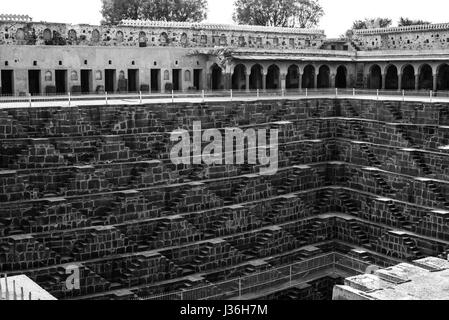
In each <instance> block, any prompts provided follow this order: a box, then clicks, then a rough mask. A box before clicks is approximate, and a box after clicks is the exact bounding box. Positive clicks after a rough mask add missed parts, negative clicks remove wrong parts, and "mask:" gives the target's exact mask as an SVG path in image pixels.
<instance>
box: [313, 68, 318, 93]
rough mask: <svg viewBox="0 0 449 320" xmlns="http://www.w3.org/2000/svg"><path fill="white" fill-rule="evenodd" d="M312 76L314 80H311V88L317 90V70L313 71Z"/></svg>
mask: <svg viewBox="0 0 449 320" xmlns="http://www.w3.org/2000/svg"><path fill="white" fill-rule="evenodd" d="M313 76H314V78H313V87H314V88H315V89H318V72H317V70H315V74H314V75H313Z"/></svg>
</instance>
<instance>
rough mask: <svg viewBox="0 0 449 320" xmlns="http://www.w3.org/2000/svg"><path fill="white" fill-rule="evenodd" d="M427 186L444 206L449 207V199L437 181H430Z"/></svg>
mask: <svg viewBox="0 0 449 320" xmlns="http://www.w3.org/2000/svg"><path fill="white" fill-rule="evenodd" d="M427 187H428V188H429V189H430V190H431V191H432V192H433V193H434V194H435V195H436V200H437V201H438V202H439V203H440V204H441V205H442V206H443V207H444V208H449V201H448V200H447V198H446V195H445V193H443V191H442V190H441V188H440V187H439V186H438V185H437V184H436V183H435V182H428V183H427Z"/></svg>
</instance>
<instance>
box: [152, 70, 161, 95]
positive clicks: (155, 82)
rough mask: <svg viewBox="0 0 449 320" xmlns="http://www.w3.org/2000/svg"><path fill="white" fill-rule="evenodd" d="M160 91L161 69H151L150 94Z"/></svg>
mask: <svg viewBox="0 0 449 320" xmlns="http://www.w3.org/2000/svg"><path fill="white" fill-rule="evenodd" d="M159 91H161V69H151V92H159Z"/></svg>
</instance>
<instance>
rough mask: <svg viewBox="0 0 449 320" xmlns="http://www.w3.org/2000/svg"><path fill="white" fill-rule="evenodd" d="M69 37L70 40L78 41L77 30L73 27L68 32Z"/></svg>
mask: <svg viewBox="0 0 449 320" xmlns="http://www.w3.org/2000/svg"><path fill="white" fill-rule="evenodd" d="M68 37H69V41H72V42H73V41H76V39H77V34H76V31H75V30H73V29H71V30H70V31H69V33H68Z"/></svg>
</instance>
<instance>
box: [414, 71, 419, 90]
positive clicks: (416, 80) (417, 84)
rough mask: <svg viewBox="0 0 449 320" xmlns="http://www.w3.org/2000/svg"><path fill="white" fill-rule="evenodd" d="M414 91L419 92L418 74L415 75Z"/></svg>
mask: <svg viewBox="0 0 449 320" xmlns="http://www.w3.org/2000/svg"><path fill="white" fill-rule="evenodd" d="M415 90H416V91H418V90H419V73H418V74H415Z"/></svg>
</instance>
